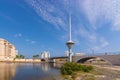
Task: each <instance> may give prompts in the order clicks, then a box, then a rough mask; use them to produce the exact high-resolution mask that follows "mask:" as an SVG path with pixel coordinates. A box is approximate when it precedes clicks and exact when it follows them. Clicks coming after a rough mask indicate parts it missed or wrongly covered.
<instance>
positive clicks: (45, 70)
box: [41, 63, 50, 72]
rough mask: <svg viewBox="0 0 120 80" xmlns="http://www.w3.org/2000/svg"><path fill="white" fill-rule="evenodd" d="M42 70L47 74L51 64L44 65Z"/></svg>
mask: <svg viewBox="0 0 120 80" xmlns="http://www.w3.org/2000/svg"><path fill="white" fill-rule="evenodd" d="M41 68H42V70H43V71H44V72H47V71H49V70H50V65H49V63H42V65H41Z"/></svg>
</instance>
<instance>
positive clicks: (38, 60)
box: [0, 59, 41, 63]
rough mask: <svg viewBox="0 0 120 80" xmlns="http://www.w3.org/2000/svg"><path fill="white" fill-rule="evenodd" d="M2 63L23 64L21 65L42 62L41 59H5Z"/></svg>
mask: <svg viewBox="0 0 120 80" xmlns="http://www.w3.org/2000/svg"><path fill="white" fill-rule="evenodd" d="M0 62H21V63H28V62H29V63H30V62H31V63H33V62H37V63H39V62H41V59H3V60H0Z"/></svg>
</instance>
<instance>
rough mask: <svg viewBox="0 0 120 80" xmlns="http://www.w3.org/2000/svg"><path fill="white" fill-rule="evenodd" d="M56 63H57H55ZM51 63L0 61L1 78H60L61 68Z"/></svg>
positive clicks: (31, 79) (35, 79) (2, 79)
mask: <svg viewBox="0 0 120 80" xmlns="http://www.w3.org/2000/svg"><path fill="white" fill-rule="evenodd" d="M54 65H55V64H54ZM54 65H53V64H49V63H0V80H58V79H60V78H61V77H60V71H59V69H56V68H54V67H53V66H54Z"/></svg>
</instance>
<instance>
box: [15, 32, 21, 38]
mask: <svg viewBox="0 0 120 80" xmlns="http://www.w3.org/2000/svg"><path fill="white" fill-rule="evenodd" d="M14 37H16V38H17V37H22V34H21V33H17V34H15V35H14Z"/></svg>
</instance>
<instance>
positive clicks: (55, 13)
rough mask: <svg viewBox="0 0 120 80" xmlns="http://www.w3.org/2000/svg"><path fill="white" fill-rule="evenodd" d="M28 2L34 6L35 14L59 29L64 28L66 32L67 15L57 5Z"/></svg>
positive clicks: (31, 0)
mask: <svg viewBox="0 0 120 80" xmlns="http://www.w3.org/2000/svg"><path fill="white" fill-rule="evenodd" d="M26 2H27V3H28V4H29V5H30V6H32V7H33V9H34V10H35V12H36V13H37V14H38V15H39V16H40V17H42V18H43V19H44V20H45V21H47V22H49V23H51V24H52V25H54V26H55V27H56V28H57V29H60V28H62V29H64V30H66V28H65V27H66V24H65V17H64V16H65V14H64V12H62V11H61V10H59V9H58V8H57V7H56V6H55V5H52V4H50V3H48V2H47V1H45V0H40V1H39V0H26Z"/></svg>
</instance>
